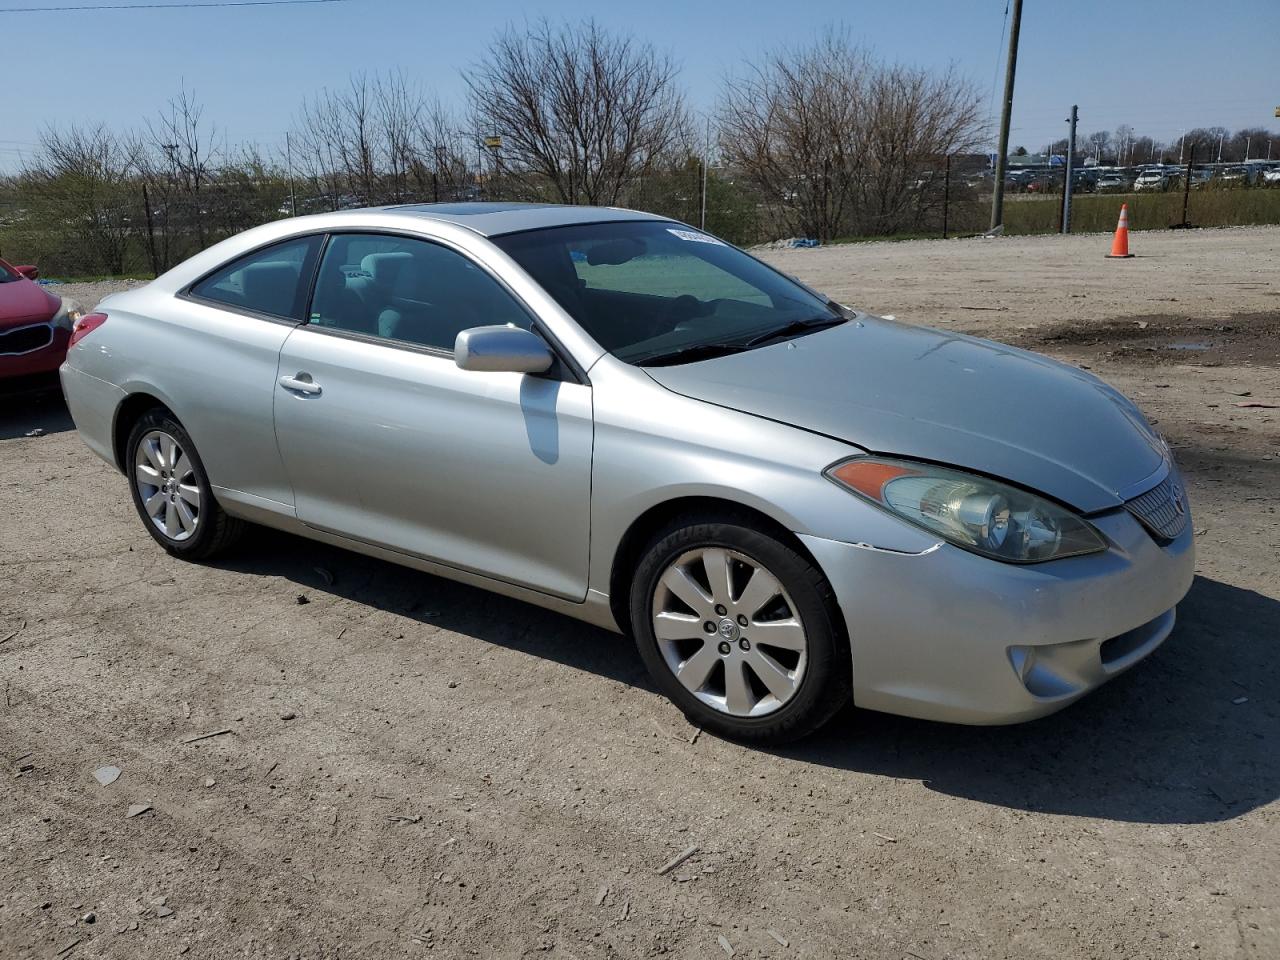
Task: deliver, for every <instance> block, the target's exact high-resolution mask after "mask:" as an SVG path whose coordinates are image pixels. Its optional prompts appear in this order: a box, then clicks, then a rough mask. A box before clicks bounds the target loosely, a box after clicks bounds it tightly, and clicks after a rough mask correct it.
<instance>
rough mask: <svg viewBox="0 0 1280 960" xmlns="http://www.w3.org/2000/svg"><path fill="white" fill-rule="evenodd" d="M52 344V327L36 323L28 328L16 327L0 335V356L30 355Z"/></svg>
mask: <svg viewBox="0 0 1280 960" xmlns="http://www.w3.org/2000/svg"><path fill="white" fill-rule="evenodd" d="M51 343H53V327H51V326H50V325H49V324H47V323H38V324H35V325H34V326H30V327H18V328H17V329H14V330H6V331H4V332H3V333H0V355H5V354H9V355H12V354H17V353H30V352H31V351H32V350H39V349H40V348H41V347H47V346H48V345H49V344H51Z"/></svg>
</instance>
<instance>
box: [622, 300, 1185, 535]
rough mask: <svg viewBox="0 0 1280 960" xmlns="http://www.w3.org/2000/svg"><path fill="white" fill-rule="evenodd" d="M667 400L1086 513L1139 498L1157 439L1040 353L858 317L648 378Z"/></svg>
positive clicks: (1113, 397) (1123, 405) (1123, 408)
mask: <svg viewBox="0 0 1280 960" xmlns="http://www.w3.org/2000/svg"><path fill="white" fill-rule="evenodd" d="M645 372H646V373H648V374H649V375H650V376H651V377H652V378H653V379H654V380H656V381H657V382H658V383H659V384H661V385H662V386H664V387H666V388H667V389H669V390H672V391H674V392H676V393H679V394H682V395H684V396H687V397H692V398H695V399H698V400H704V401H706V402H708V403H714V404H717V405H719V406H723V407H730V408H732V409H735V410H741V411H743V412H745V413H750V414H754V415H757V416H760V417H766V418H768V419H770V420H775V421H778V422H781V423H787V424H791V425H793V426H796V427H800V428H803V429H806V430H811V431H814V432H816V433H821V434H825V435H826V436H830V437H835V438H838V439H840V440H844V441H847V442H849V443H852V444H855V445H857V446H859V447H862V448H863V449H865V450H868V451H871V452H874V453H881V454H892V455H897V456H902V457H910V458H915V459H921V460H930V461H934V462H937V463H943V464H951V465H954V466H958V467H963V468H967V469H969V470H973V471H977V472H979V473H984V474H987V475H989V476H993V477H998V478H1003V479H1006V480H1010V481H1012V482H1014V483H1016V484H1019V485H1021V486H1024V487H1027V488H1029V489H1032V490H1037V491H1039V492H1041V493H1045V494H1048V495H1049V496H1050V497H1053V498H1054V499H1057V500H1059V501H1061V502H1063V503H1066V504H1069V505H1071V506H1073V507H1075V508H1076V509H1077V510H1080V511H1083V512H1085V513H1090V512H1093V511H1096V510H1104V509H1108V508H1111V507H1115V506H1118V505H1120V504H1121V503H1123V502H1124V500H1125V499H1126V498H1127V497H1130V496H1133V495H1135V494H1137V493H1140V492H1142V487H1141V485H1142V483H1143V482H1144V481H1146V480H1148V479H1149V478H1151V477H1152V476H1153V475H1154V474H1155V473H1156V472H1157V471H1159V470H1160V469H1161V466H1162V464H1163V463H1164V461H1165V459H1166V457H1167V447H1166V446H1165V443H1164V441H1163V440H1162V439H1161V438H1160V437H1159V435H1158V434H1156V432H1155V431H1154V430H1153V429H1152V428H1151V426H1150V425H1149V424H1148V423H1147V421H1146V420H1145V419H1144V418H1143V416H1142V414H1141V413H1140V412H1139V411H1138V409H1137V407H1135V406H1134V405H1133V403H1131V402H1130V401H1129V400H1127V399H1126V398H1125V397H1124V396H1123V395H1121V394H1120V393H1119V392H1118V391H1116V390H1114V389H1113V388H1111V387H1109V386H1107V385H1106V384H1105V383H1103V382H1102V381H1101V380H1099V379H1097V378H1096V377H1093V376H1090V375H1089V374H1087V373H1085V372H1083V371H1081V370H1078V369H1076V368H1074V367H1070V366H1067V365H1065V364H1062V363H1058V362H1056V361H1054V360H1050V359H1049V358H1047V357H1042V356H1039V355H1038V354H1034V353H1028V352H1027V351H1025V350H1018V349H1016V348H1014V347H1008V346H1005V345H1003V344H999V343H993V342H991V341H987V340H979V339H977V338H975V337H968V336H963V335H959V334H953V333H946V332H943V331H938V330H931V329H929V328H926V327H916V326H908V325H906V324H900V323H895V322H892V321H888V320H881V319H877V318H873V317H866V316H864V315H859V318H858V319H857V320H855V321H851V322H849V323H845V324H842V325H840V326H838V327H833V328H831V329H829V330H825V331H822V332H819V333H814V334H810V335H808V336H805V337H800V338H797V339H795V340H791V341H787V342H785V343H780V344H775V345H773V346H769V347H763V348H758V349H755V350H749V351H746V352H744V353H737V354H730V355H728V356H724V357H717V358H715V359H713V360H704V361H701V362H698V363H689V364H683V365H679V366H671V367H649V368H646V369H645Z"/></svg>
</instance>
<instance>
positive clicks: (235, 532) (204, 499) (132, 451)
mask: <svg viewBox="0 0 1280 960" xmlns="http://www.w3.org/2000/svg"><path fill="white" fill-rule="evenodd" d="M154 430H159V431H163V432H164V433H167V434H168V435H169V436H171V437H173V438H174V439H175V440H176V441H177V442H178V445H179V446H180V447H181V449H182V451H183V453H185V454H186V457H187V459H188V460H189V461H190V466H191V474H192V476H193V477H194V479H195V483H196V486H197V487H198V488H199V490H200V513H199V519H198V522H197V523H196V525H195V527H196V529H195V531H194V532H193V533H192V534H191V535H190V536H189V537H187V538H186V539H184V540H175V539H173V538H171V537H169V536H166V535H165V532H164V531H163V530H161V529H160V528H159V527H158V526H157V525H156V523H155V522H153V521H152V519H151V517H150V515H149V514H148V513H147V510H146V507H145V506H144V504H143V500H142V493H141V491H140V490H139V489H138V483H137V480H136V467H135V463H136V460H137V455H138V446H139V444H140V443H141V442H142V440H143V438H144V437H146V436H147V435H148V434H149V433H151V432H152V431H154ZM124 468H125V474H126V476H127V477H128V478H129V491H130V493H131V495H132V497H133V506H134V508H135V509H136V510H137V511H138V517H139V518H140V519H141V520H142V525H143V526H144V527H145V528H146V530H147V532H148V533H149V534H151V536H152V538H154V539H155V541H156V543H158V544H160V546H162V547H164V548H165V550H167V551H168V552H169V553H171V554H173V555H174V556H175V557H181V558H182V559H183V560H207V559H209V558H211V557H214V556H216V555H217V554H219V553H222V552H223V551H225V550H227V549H228V548H229V547H231V546H232V545H233V544H234V543H235V542H236V541H237V540H239V539H240V537H241V535H242V534H243V533H244V526H245V525H244V521H242V520H240V519H238V518H236V517H232V516H229V515H228V514H227V512H226V511H225V510H223V509H222V506H221V505H220V504H219V503H218V501H217V500H215V499H214V496H213V491H212V489H211V488H210V486H209V475H208V474H207V473H206V472H205V469H204V463H203V461H201V459H200V454H199V453H198V452H197V451H196V445H195V442H194V441H193V440H192V439H191V435H190V434H189V433H187V431H186V430H185V429H184V428H183V426H182V424H180V423H179V422H178V421H177V420H176V419H174V417H173V415H172V414H171V413H169V411H167V410H165V409H163V408H161V407H156V408H153V409H151V410H148V411H147V412H146V413H144V414H143V415H142V416H141V417H139V418H138V420H137V422H136V423H135V424H134V425H133V429H132V430H130V431H129V440H128V442H127V443H126V444H125V454H124Z"/></svg>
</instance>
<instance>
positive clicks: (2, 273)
mask: <svg viewBox="0 0 1280 960" xmlns="http://www.w3.org/2000/svg"><path fill="white" fill-rule="evenodd" d="M21 279H22V274H20V273H19V272H18V271H17V270H14V269H13V268H12V267H11V266H9V265H8V264H7V263H5V262H4V261H3V260H0V283H9V282H11V281H13V280H21Z"/></svg>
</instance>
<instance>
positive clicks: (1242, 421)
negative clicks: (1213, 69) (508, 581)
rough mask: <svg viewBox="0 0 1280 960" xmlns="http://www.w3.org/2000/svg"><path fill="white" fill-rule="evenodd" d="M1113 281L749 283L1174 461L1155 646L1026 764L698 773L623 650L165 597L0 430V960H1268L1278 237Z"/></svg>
mask: <svg viewBox="0 0 1280 960" xmlns="http://www.w3.org/2000/svg"><path fill="white" fill-rule="evenodd" d="M1134 248H1135V252H1136V253H1137V254H1138V257H1137V258H1136V259H1134V260H1129V261H1108V260H1104V259H1103V257H1102V255H1103V254H1104V253H1105V252H1106V249H1107V238H1104V237H1096V236H1094V237H1071V238H1066V239H1062V238H1025V239H1001V240H994V241H981V240H970V241H948V242H911V243H897V244H877V245H869V244H868V245H855V246H843V247H836V248H827V249H818V250H797V251H781V252H776V253H772V254H770V258H771V259H773V260H774V261H775V262H777V263H779V264H780V265H782V266H783V267H784V269H787V270H789V271H791V272H794V273H796V274H797V275H799V276H801V277H802V278H803V279H805V280H807V281H808V282H810V283H812V284H814V285H815V286H818V287H820V288H823V289H826V290H828V291H829V292H832V293H834V294H836V295H838V296H839V297H840V298H841V299H843V300H846V301H847V302H850V303H855V304H858V305H861V306H865V307H866V308H868V309H870V310H873V311H876V312H880V313H891V314H895V315H896V316H897V317H898V318H899V319H902V320H907V321H912V322H919V323H927V324H933V325H938V326H942V327H944V328H954V329H957V330H964V331H967V332H977V333H982V334H984V335H988V336H993V337H996V338H998V339H1004V340H1007V341H1011V342H1015V343H1018V344H1020V345H1023V346H1028V347H1031V348H1033V349H1038V350H1043V351H1046V352H1048V353H1051V354H1053V355H1055V356H1059V357H1062V358H1066V359H1068V360H1071V361H1073V362H1078V363H1080V364H1082V365H1086V366H1088V367H1090V368H1092V369H1093V370H1094V371H1095V372H1097V373H1098V374H1100V375H1101V376H1103V377H1105V378H1106V379H1108V380H1110V381H1111V382H1113V383H1115V384H1116V385H1117V386H1119V387H1120V388H1121V389H1123V390H1125V391H1126V392H1128V393H1129V394H1130V395H1132V396H1134V397H1135V398H1136V399H1137V400H1138V402H1139V403H1140V404H1141V405H1142V406H1143V407H1144V408H1145V409H1146V410H1147V411H1148V412H1149V413H1150V415H1151V416H1152V417H1153V419H1155V420H1157V421H1158V422H1159V426H1160V428H1161V429H1162V430H1164V431H1165V432H1166V433H1167V434H1168V436H1169V437H1170V439H1171V441H1172V443H1173V445H1174V447H1175V449H1176V451H1177V454H1178V456H1179V459H1180V461H1181V463H1182V465H1183V467H1184V469H1185V471H1186V473H1187V477H1188V481H1189V486H1190V492H1191V498H1192V503H1193V509H1194V511H1195V526H1196V534H1197V543H1198V549H1199V576H1198V578H1197V580H1196V583H1195V586H1194V587H1193V589H1192V591H1191V594H1190V595H1189V597H1188V598H1187V600H1186V602H1185V603H1184V604H1183V606H1182V607H1181V608H1180V612H1179V621H1180V622H1179V626H1178V628H1177V630H1176V631H1175V633H1174V635H1173V636H1172V637H1171V638H1170V640H1169V641H1168V642H1167V643H1166V644H1165V645H1164V646H1163V647H1162V648H1161V649H1160V650H1159V651H1157V653H1156V654H1155V655H1153V656H1152V657H1151V659H1150V660H1148V661H1147V662H1145V663H1143V664H1142V665H1140V666H1139V667H1137V668H1136V669H1134V670H1133V671H1131V672H1129V673H1128V674H1126V675H1125V676H1123V677H1122V678H1119V679H1118V680H1116V681H1115V682H1113V683H1112V684H1110V685H1108V686H1107V687H1104V688H1103V689H1102V690H1100V691H1098V692H1097V693H1095V694H1093V695H1092V696H1090V697H1088V698H1086V699H1085V700H1083V701H1081V702H1080V703H1078V704H1076V705H1075V706H1073V707H1071V708H1069V709H1067V710H1066V711H1064V712H1062V713H1060V714H1058V715H1056V716H1053V717H1050V718H1047V719H1045V720H1041V721H1038V722H1035V723H1032V724H1028V725H1024V726H1018V727H1008V728H967V727H958V726H946V725H940V724H930V723H924V722H919V721H910V720H903V719H897V718H893V717H889V716H884V715H877V714H872V713H867V712H863V711H858V710H850V711H848V712H847V713H846V714H845V715H843V716H841V717H839V718H838V719H837V721H836V722H835V723H833V724H832V725H831V726H830V727H829V728H828V729H827V730H825V731H824V732H823V733H821V734H820V735H819V736H816V737H814V738H812V739H810V740H808V741H806V742H804V743H802V744H800V745H797V746H795V747H792V748H789V749H785V750H779V751H768V752H763V751H758V750H751V749H747V748H744V747H741V746H737V745H735V744H732V743H727V742H724V741H720V740H717V739H715V738H713V737H710V736H707V735H702V736H700V737H695V736H694V731H693V730H692V729H691V728H689V727H688V726H687V725H686V724H685V722H684V721H683V719H682V718H681V717H680V716H679V714H678V713H677V712H676V711H675V710H674V709H672V708H671V707H670V706H668V704H667V703H666V702H665V701H663V700H662V699H661V698H660V697H659V696H658V695H657V694H656V693H655V692H654V689H653V688H652V686H651V685H650V683H649V682H648V680H647V679H646V678H645V675H644V673H643V670H642V667H641V664H640V661H639V659H638V658H637V656H636V654H635V653H634V651H633V649H632V647H631V646H630V645H629V643H628V642H627V641H626V640H624V639H623V638H620V637H616V636H614V635H611V634H607V633H604V632H601V631H598V630H595V629H592V628H588V627H585V626H583V625H581V624H578V623H576V622H574V621H571V620H568V619H564V618H562V617H559V616H556V615H553V614H550V613H546V612H543V611H540V610H537V609H534V608H532V607H529V606H526V605H523V604H521V603H517V602H514V601H510V600H505V599H501V598H497V597H494V596H490V595H488V594H485V593H482V592H479V591H477V590H473V589H469V588H465V587H460V586H456V585H453V584H451V583H448V582H445V581H443V580H438V579H435V578H432V577H429V576H425V575H421V574H418V573H414V572H411V571H408V570H404V569H400V568H397V567H393V566H390V565H387V564H384V563H379V562H375V561H372V560H367V559H364V558H361V557H358V556H355V555H352V554H348V553H344V552H342V551H340V550H337V549H333V548H329V547H325V546H320V545H316V544H312V543H309V542H306V541H303V540H299V539H294V538H290V537H285V536H279V535H274V534H268V533H259V534H257V535H255V536H254V537H252V539H251V540H250V541H249V542H248V543H247V544H246V545H245V546H244V547H243V548H242V549H241V550H240V551H239V552H237V553H236V555H235V556H234V557H232V558H231V559H228V560H227V561H225V562H220V563H218V564H216V565H213V566H194V565H189V564H184V563H181V562H179V561H176V560H173V559H170V558H169V557H167V556H166V555H165V554H164V553H163V552H161V551H160V550H159V548H158V547H156V546H155V545H154V544H153V543H152V541H151V540H150V539H149V538H148V537H147V536H146V534H145V533H144V532H143V530H142V528H141V527H140V526H139V522H138V520H137V518H136V516H135V514H134V512H133V508H132V506H131V504H130V502H129V498H128V493H127V489H126V486H125V483H124V481H123V479H122V478H121V477H119V476H117V475H115V474H114V473H112V471H111V470H110V469H109V468H108V467H107V466H106V465H104V464H103V463H101V462H99V461H98V460H97V459H95V458H94V457H93V456H92V455H91V454H90V453H89V452H88V451H87V450H86V449H85V448H84V447H83V445H82V444H81V443H80V441H79V439H78V438H77V437H76V435H75V433H74V431H73V430H72V429H71V424H70V422H69V420H68V418H67V415H66V412H65V409H64V408H63V407H62V406H61V404H60V402H59V401H58V399H57V398H56V397H45V398H42V399H41V398H35V397H30V396H25V397H17V398H14V397H8V398H3V399H0V405H2V406H0V544H2V547H0V682H2V683H3V686H4V701H3V705H2V706H0V752H2V754H3V759H4V762H5V765H6V766H5V769H4V771H3V777H2V778H0V957H3V958H5V960H8V958H25V957H58V958H68V957H70V958H76V957H112V958H153V957H158V958H163V957H179V956H185V957H193V958H194V957H200V958H205V957H208V958H220V960H221V958H227V957H232V956H237V957H255V958H256V957H269V958H277V957H279V958H284V957H306V958H321V957H323V958H389V957H402V956H407V957H427V956H439V957H471V956H474V957H486V958H487V957H495V958H516V957H525V956H547V957H554V958H559V957H563V958H588V957H642V956H656V955H667V956H675V957H691V958H692V957H699V958H701V957H711V958H714V957H728V956H734V957H812V958H826V957H856V958H875V960H879V958H886V960H903V958H915V960H942V958H973V960H987V958H1009V960H1022V958H1063V957H1072V958H1117V960H1119V958H1153V960H1168V958H1191V957H1197V958H1255V960H1274V958H1276V957H1280V882H1278V881H1277V878H1280V825H1278V823H1277V818H1278V815H1280V800H1278V798H1280V702H1278V698H1277V691H1280V666H1278V664H1277V644H1278V642H1280V570H1278V569H1277V567H1278V563H1277V561H1278V558H1280V537H1278V535H1277V531H1278V530H1280V526H1278V525H1277V521H1278V519H1280V518H1277V516H1276V507H1277V503H1278V502H1280V409H1274V408H1273V407H1268V406H1252V405H1250V404H1272V405H1275V404H1280V358H1278V348H1280V321H1278V317H1280V230H1266V229H1238V230H1223V231H1213V232H1203V233H1199V232H1187V233H1169V234H1159V235H1156V234H1142V235H1139V236H1135V238H1134ZM103 289H104V288H103V287H101V286H97V287H95V288H92V289H88V290H75V289H71V288H67V289H66V290H65V292H67V293H72V294H73V295H78V296H80V297H81V298H82V299H83V300H85V301H86V302H94V301H95V300H96V297H97V296H99V295H101V292H102V291H103ZM1184 345H1190V346H1184ZM35 428H40V429H42V430H43V431H44V432H43V435H40V436H27V434H28V432H30V431H32V430H33V429H35ZM938 640H939V642H940V643H945V642H946V638H945V637H939V638H938ZM201 734H216V735H214V736H208V737H206V738H205V739H200V740H193V739H192V738H193V737H196V736H198V735H201ZM104 765H114V766H116V767H119V768H120V770H121V771H122V773H121V775H120V777H119V779H118V780H116V781H115V782H114V783H111V784H110V785H109V786H101V785H99V783H98V782H97V781H96V780H95V778H94V771H95V770H96V769H98V768H99V767H102V766H104ZM134 804H148V805H149V809H147V810H146V811H145V812H143V813H141V814H139V815H137V816H134V817H131V818H130V817H127V816H126V814H127V812H128V811H129V809H130V807H131V805H134ZM689 847H696V848H697V850H696V853H694V855H693V856H692V857H690V858H689V859H688V860H686V861H685V862H684V863H682V864H681V865H680V866H678V867H677V868H675V869H674V870H672V871H670V872H669V873H666V874H660V873H659V872H658V868H659V867H661V866H662V865H663V864H665V863H667V862H668V861H669V860H671V859H672V858H673V857H674V856H676V855H677V854H678V853H680V852H681V851H682V850H684V849H686V848H689ZM90 917H92V921H90V919H89V918H90Z"/></svg>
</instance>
